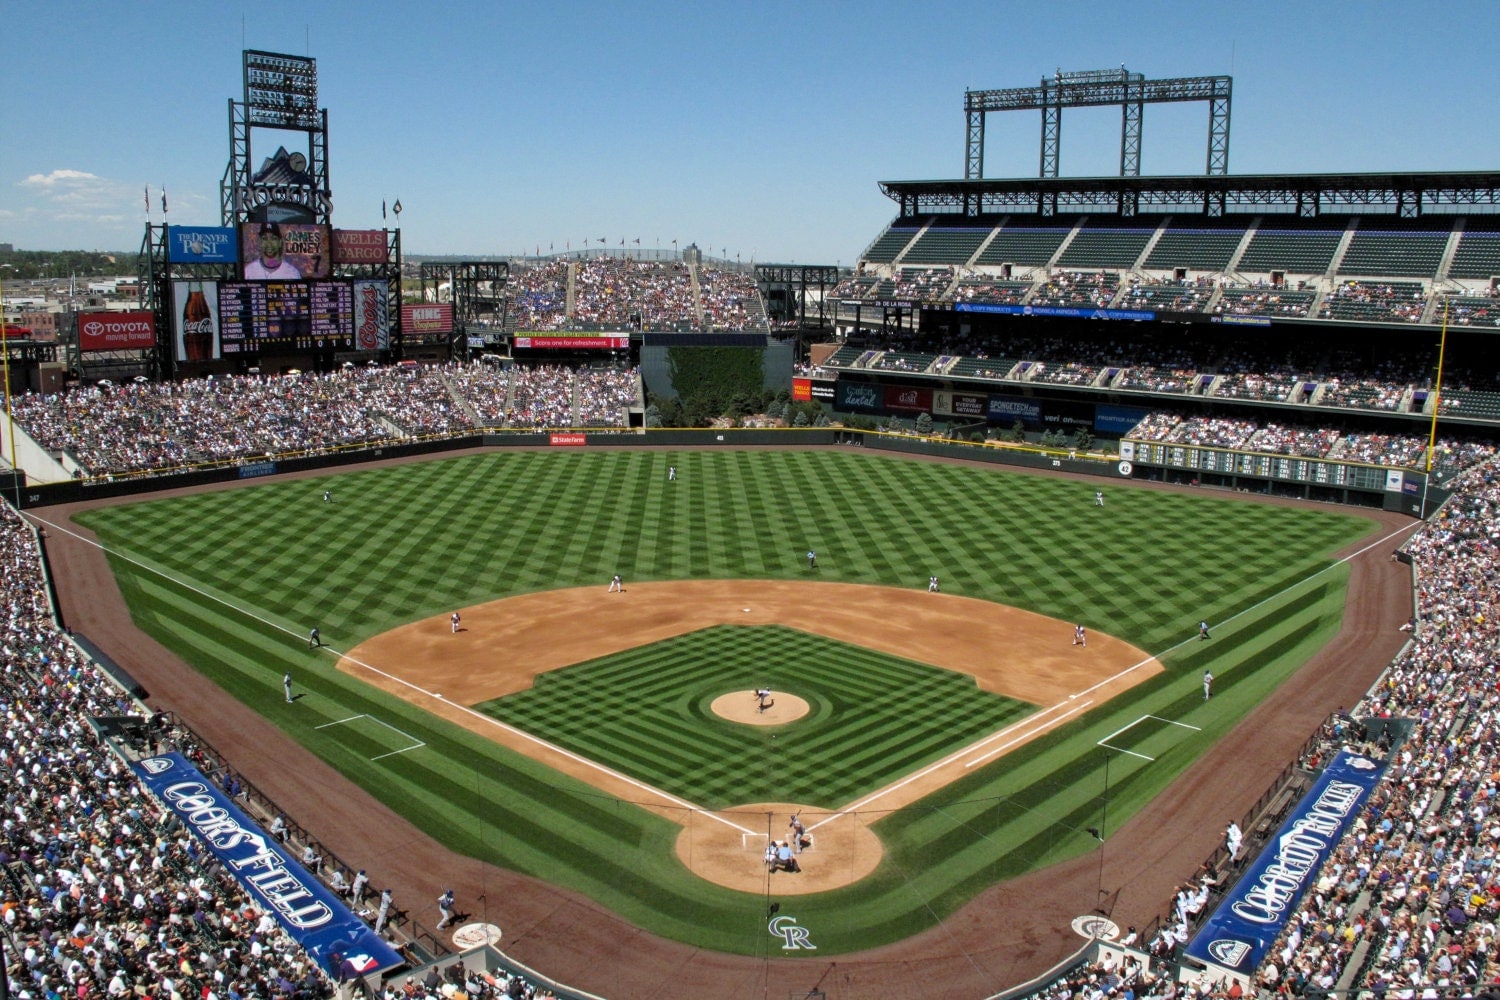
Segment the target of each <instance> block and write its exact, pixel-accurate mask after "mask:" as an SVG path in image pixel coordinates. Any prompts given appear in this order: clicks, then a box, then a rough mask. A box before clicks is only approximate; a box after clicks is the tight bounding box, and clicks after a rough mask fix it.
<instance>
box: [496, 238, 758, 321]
mask: <svg viewBox="0 0 1500 1000" xmlns="http://www.w3.org/2000/svg"><path fill="white" fill-rule="evenodd" d="M508 295H509V298H510V306H509V315H508V319H507V321H506V325H507V327H508V328H509V329H510V330H512V331H553V330H636V329H647V330H678V329H692V330H696V329H704V328H707V329H716V330H765V329H768V325H767V321H766V314H765V308H764V306H763V304H762V303H761V298H760V290H759V288H758V287H757V286H756V284H755V278H754V276H753V275H752V274H750V273H749V272H747V271H742V270H738V269H735V268H724V267H717V266H714V265H712V264H707V263H703V264H696V265H690V264H687V263H685V262H683V261H680V260H670V261H664V260H638V259H635V258H633V257H628V256H617V255H601V256H598V257H589V258H584V259H567V260H565V259H558V260H544V261H541V262H539V263H534V264H530V265H527V266H520V265H518V266H516V267H514V268H513V269H512V271H511V275H510V283H509V285H508Z"/></svg>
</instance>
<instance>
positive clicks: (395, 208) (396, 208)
mask: <svg viewBox="0 0 1500 1000" xmlns="http://www.w3.org/2000/svg"><path fill="white" fill-rule="evenodd" d="M391 211H392V212H395V213H396V218H398V219H399V218H401V199H400V198H397V199H396V204H394V205H392V206H391Z"/></svg>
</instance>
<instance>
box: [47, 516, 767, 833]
mask: <svg viewBox="0 0 1500 1000" xmlns="http://www.w3.org/2000/svg"><path fill="white" fill-rule="evenodd" d="M34 520H36V521H38V522H40V523H42V524H45V525H47V526H48V527H50V528H55V529H56V530H58V531H61V532H62V533H63V534H66V535H68V536H70V537H72V538H76V539H78V540H79V541H80V542H83V543H84V544H86V545H92V546H93V547H94V548H96V549H98V550H99V551H101V552H106V553H108V554H110V555H112V556H115V557H116V558H118V559H121V560H122V561H124V562H127V563H129V564H131V565H132V566H139V567H140V568H141V569H143V570H145V571H146V572H147V573H150V574H152V575H153V576H159V577H161V578H162V579H164V580H169V581H171V582H172V583H174V584H176V585H178V586H180V587H183V588H184V589H186V590H189V591H191V592H192V593H195V594H198V595H200V596H202V597H203V598H205V599H207V600H209V601H212V602H214V603H216V604H220V605H223V606H224V607H226V608H229V609H231V610H233V611H235V612H237V613H239V614H242V615H244V616H245V617H247V618H250V619H251V620H253V621H258V622H260V623H261V624H263V625H265V626H267V627H268V628H273V629H276V630H277V631H278V632H285V633H286V634H287V635H290V636H292V637H294V638H300V635H301V633H299V632H297V631H295V630H293V629H290V628H287V627H286V626H285V625H282V624H280V623H278V622H273V621H271V620H270V619H267V618H263V617H261V616H260V615H258V614H255V613H254V612H252V611H248V610H246V609H244V608H241V607H239V606H238V605H236V604H232V603H231V602H229V601H227V600H225V599H224V598H222V597H219V596H217V595H215V594H210V593H208V591H206V590H203V589H202V588H201V587H195V586H193V585H191V584H188V583H185V582H183V581H182V580H179V579H177V578H175V577H172V576H168V575H167V574H166V573H164V572H163V571H161V570H159V569H157V568H156V567H155V566H148V565H146V564H145V563H144V562H142V561H140V560H139V559H136V558H133V557H131V556H129V555H126V554H125V553H122V552H116V551H115V550H113V549H111V548H109V547H108V546H106V545H104V544H103V543H101V542H98V541H96V540H94V539H92V538H85V537H84V536H83V535H81V534H79V533H78V532H76V531H73V530H72V529H71V528H69V527H67V526H66V525H59V524H54V523H53V522H51V521H48V520H45V519H43V518H34ZM317 648H318V649H326V650H328V652H330V653H334V654H337V655H338V656H339V657H340V658H341V659H345V660H348V661H349V662H350V663H353V664H355V665H357V666H359V667H362V668H364V669H365V670H368V671H369V672H370V673H372V674H375V675H376V676H379V677H383V678H385V679H386V680H388V681H390V682H391V683H392V684H395V685H399V686H400V687H404V688H407V689H408V690H411V691H414V692H416V693H417V694H422V695H426V696H427V697H429V698H436V699H437V700H438V701H441V702H442V703H443V704H445V705H448V706H450V707H452V708H454V709H457V710H458V711H460V712H463V713H465V714H466V715H469V716H471V717H473V718H474V719H476V720H479V721H482V722H486V723H488V724H490V725H491V726H494V727H495V728H497V729H500V730H502V731H504V732H507V733H509V734H511V735H512V736H517V737H520V738H521V739H524V740H527V741H529V742H531V743H533V744H535V745H537V746H539V747H543V748H545V749H547V750H550V751H551V752H553V753H556V754H559V755H560V756H562V757H565V758H566V759H568V760H571V761H574V762H575V763H578V764H582V765H584V766H586V767H588V768H591V769H593V770H595V771H598V772H599V773H601V774H607V775H609V776H610V777H611V778H614V779H615V780H617V781H622V782H624V783H625V784H627V785H630V786H631V787H633V788H638V789H640V790H641V791H643V792H646V793H648V794H650V795H655V796H657V797H659V798H661V799H663V800H665V801H666V802H668V803H670V804H671V805H674V806H677V807H678V808H680V809H687V810H690V811H692V812H700V813H703V814H704V815H706V816H709V817H711V818H713V819H715V820H717V821H718V822H720V823H723V824H724V825H725V826H728V827H731V828H733V829H734V830H737V831H739V832H740V833H753V832H754V831H753V830H750V829H749V828H748V827H743V826H740V825H739V824H738V823H734V822H731V821H730V820H727V819H725V818H724V817H722V816H720V815H719V814H717V813H715V812H713V811H711V810H709V809H705V808H703V807H702V806H697V805H694V804H693V803H691V802H688V801H687V800H685V799H680V798H678V797H677V796H675V795H672V794H671V793H670V792H664V791H662V790H661V789H660V788H656V787H653V786H652V785H648V784H646V783H645V782H643V781H637V780H636V779H635V778H632V777H630V775H628V774H621V773H620V772H618V771H616V770H614V769H612V768H609V767H605V766H604V765H603V764H600V763H598V762H597V761H592V760H589V759H588V758H587V757H583V756H580V755H579V754H576V753H574V752H573V751H571V750H567V749H564V748H563V747H560V746H557V745H556V744H553V743H549V742H547V741H546V740H544V739H541V738H540V737H536V736H533V735H531V734H530V733H528V732H526V731H525V730H521V729H517V728H516V727H514V726H511V725H507V724H506V723H504V722H501V721H500V720H499V719H495V718H492V717H490V716H488V715H485V714H483V713H482V712H476V711H474V710H473V709H472V708H469V707H468V706H466V705H460V704H458V703H457V702H453V701H449V700H448V699H447V698H444V697H443V696H442V695H440V694H438V693H436V692H434V691H428V690H427V689H426V688H424V687H422V686H420V685H418V684H413V683H412V682H411V681H409V680H407V679H406V678H404V677H397V676H396V675H395V674H392V673H388V672H387V671H384V670H381V669H380V668H379V667H376V666H373V665H371V664H369V663H365V662H364V661H363V660H358V659H356V658H354V657H352V656H349V655H348V654H346V653H341V652H339V650H337V649H335V648H334V647H332V646H319V647H317ZM392 728H395V727H392ZM398 732H399V730H398ZM396 752H397V753H402V752H404V751H396ZM385 756H389V754H387V755H385ZM374 759H376V760H378V759H379V758H374Z"/></svg>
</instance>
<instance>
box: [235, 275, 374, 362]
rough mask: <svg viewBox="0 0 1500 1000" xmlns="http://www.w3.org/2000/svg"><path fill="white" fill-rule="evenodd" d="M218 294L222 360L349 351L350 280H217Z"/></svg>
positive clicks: (351, 342)
mask: <svg viewBox="0 0 1500 1000" xmlns="http://www.w3.org/2000/svg"><path fill="white" fill-rule="evenodd" d="M218 291H219V344H220V351H221V352H222V354H224V355H225V356H228V355H232V354H248V353H260V352H266V351H326V350H333V351H347V350H351V349H353V347H354V283H353V282H351V281H221V282H219V289H218Z"/></svg>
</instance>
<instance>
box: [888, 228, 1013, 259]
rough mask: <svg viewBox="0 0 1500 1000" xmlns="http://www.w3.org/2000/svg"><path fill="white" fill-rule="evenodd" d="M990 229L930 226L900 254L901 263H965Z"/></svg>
mask: <svg viewBox="0 0 1500 1000" xmlns="http://www.w3.org/2000/svg"><path fill="white" fill-rule="evenodd" d="M992 231H993V230H991V229H990V228H988V227H985V228H982V229H947V228H942V227H939V226H936V225H934V226H932V227H931V228H930V229H928V230H927V231H926V232H924V233H922V235H921V236H919V237H917V241H916V242H915V243H913V244H912V245H911V247H910V248H909V249H908V250H907V251H906V252H905V253H904V254H902V255H901V263H902V264H949V265H959V264H966V263H968V261H969V258H971V257H973V256H974V253H975V251H977V250H978V249H979V248H980V246H981V245H983V243H984V241H985V240H986V239H988V238H989V235H990V233H991V232H992Z"/></svg>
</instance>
